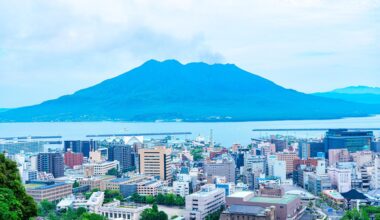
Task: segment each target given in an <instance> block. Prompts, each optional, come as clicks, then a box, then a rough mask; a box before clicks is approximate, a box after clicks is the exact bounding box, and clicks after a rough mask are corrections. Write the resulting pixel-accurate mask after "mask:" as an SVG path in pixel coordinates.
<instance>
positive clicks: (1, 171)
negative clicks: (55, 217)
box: [0, 154, 37, 219]
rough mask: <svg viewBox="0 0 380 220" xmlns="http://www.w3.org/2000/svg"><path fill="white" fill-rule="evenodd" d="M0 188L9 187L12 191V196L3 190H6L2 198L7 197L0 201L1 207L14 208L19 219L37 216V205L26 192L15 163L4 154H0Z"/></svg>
mask: <svg viewBox="0 0 380 220" xmlns="http://www.w3.org/2000/svg"><path fill="white" fill-rule="evenodd" d="M0 188H1V189H9V190H10V191H11V192H12V193H13V196H12V193H10V191H7V192H6V191H3V192H6V195H5V196H4V197H3V200H4V199H6V198H8V199H6V200H4V201H2V202H1V204H0V206H1V207H2V208H4V209H7V207H9V208H11V210H12V209H14V210H15V211H17V212H18V213H17V214H16V215H19V216H20V217H21V219H29V218H31V217H35V216H37V205H36V203H35V202H34V200H33V198H32V197H30V196H29V195H28V194H26V191H25V188H24V186H23V185H22V182H21V177H20V173H19V171H18V169H17V164H16V163H15V162H14V161H12V160H9V159H7V158H6V157H5V156H4V154H0ZM18 204H20V205H18ZM3 214H4V213H3ZM5 214H6V213H5ZM5 219H8V218H5Z"/></svg>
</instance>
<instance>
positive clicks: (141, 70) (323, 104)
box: [0, 60, 380, 122]
mask: <svg viewBox="0 0 380 220" xmlns="http://www.w3.org/2000/svg"><path fill="white" fill-rule="evenodd" d="M379 110H380V108H379V107H378V106H376V108H375V110H374V108H373V106H370V105H362V104H360V105H359V104H354V103H351V102H346V101H341V100H335V99H329V98H324V97H318V96H314V95H309V94H305V93H301V92H298V91H296V90H293V89H287V88H284V87H282V86H280V85H278V84H276V83H274V82H272V81H270V80H268V79H265V78H263V77H261V76H258V75H255V74H252V73H250V72H248V71H245V70H243V69H240V68H239V67H237V66H236V65H234V64H206V63H202V62H196V63H187V64H182V63H180V62H178V61H176V60H166V61H162V62H160V61H157V60H149V61H147V62H145V63H144V64H142V65H140V66H138V67H136V68H134V69H132V70H130V71H127V72H125V73H123V74H121V75H119V76H116V77H114V78H111V79H107V80H104V81H103V82H101V83H98V84H96V85H93V86H91V87H88V88H84V89H81V90H78V91H76V92H74V93H73V94H71V95H64V96H61V97H59V98H57V99H53V100H48V101H45V102H43V103H41V104H38V105H33V106H27V107H22V108H17V109H11V110H9V111H6V112H3V113H0V121H3V122H4V121H104V120H105V121H178V120H182V121H252V120H257V121H259V120H260V121H261V120H291V119H332V118H341V117H355V116H368V115H371V114H376V113H379V112H380V111H379Z"/></svg>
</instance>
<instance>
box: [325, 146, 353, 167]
mask: <svg viewBox="0 0 380 220" xmlns="http://www.w3.org/2000/svg"><path fill="white" fill-rule="evenodd" d="M328 152H329V154H328V155H329V165H330V166H335V165H336V163H338V162H348V161H350V160H351V156H350V153H349V152H348V150H347V149H330V150H329V151H328Z"/></svg>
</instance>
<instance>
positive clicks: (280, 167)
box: [272, 160, 286, 183]
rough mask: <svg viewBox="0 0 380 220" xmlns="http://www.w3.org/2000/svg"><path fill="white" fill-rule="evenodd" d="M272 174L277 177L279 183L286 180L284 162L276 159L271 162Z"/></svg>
mask: <svg viewBox="0 0 380 220" xmlns="http://www.w3.org/2000/svg"><path fill="white" fill-rule="evenodd" d="M272 169H273V171H272V173H273V176H274V177H278V178H280V180H281V183H284V182H285V181H286V162H285V161H282V160H277V161H275V162H274V163H273V168H272Z"/></svg>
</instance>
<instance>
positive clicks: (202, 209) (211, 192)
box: [185, 184, 226, 220]
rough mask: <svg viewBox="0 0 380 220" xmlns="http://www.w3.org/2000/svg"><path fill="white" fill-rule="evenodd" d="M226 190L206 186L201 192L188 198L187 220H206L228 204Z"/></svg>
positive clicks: (211, 185)
mask: <svg viewBox="0 0 380 220" xmlns="http://www.w3.org/2000/svg"><path fill="white" fill-rule="evenodd" d="M224 192H225V190H224V189H219V188H216V187H215V185H214V184H206V185H204V186H202V187H201V190H200V191H198V192H196V193H193V194H191V195H188V196H186V211H185V219H191V220H204V219H205V218H206V216H207V215H209V214H211V213H213V212H216V211H218V210H219V208H220V207H221V206H222V205H224V204H225V203H226V199H225V193H224Z"/></svg>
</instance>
